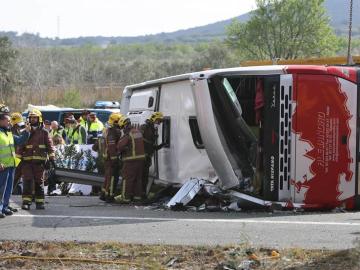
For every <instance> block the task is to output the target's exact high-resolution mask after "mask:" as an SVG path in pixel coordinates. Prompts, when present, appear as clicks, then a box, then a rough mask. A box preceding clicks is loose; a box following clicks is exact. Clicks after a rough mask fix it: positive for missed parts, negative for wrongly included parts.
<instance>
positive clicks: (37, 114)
mask: <svg viewBox="0 0 360 270" xmlns="http://www.w3.org/2000/svg"><path fill="white" fill-rule="evenodd" d="M28 117H39V123H42V121H43V120H42V114H41V112H40V111H39V110H38V109H32V110H31V111H29V116H28Z"/></svg>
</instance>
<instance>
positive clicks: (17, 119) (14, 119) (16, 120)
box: [10, 112, 24, 126]
mask: <svg viewBox="0 0 360 270" xmlns="http://www.w3.org/2000/svg"><path fill="white" fill-rule="evenodd" d="M10 123H11V125H13V126H14V125H16V124H18V125H19V126H22V125H24V121H23V118H22V115H21V113H19V112H14V113H12V114H11V116H10Z"/></svg>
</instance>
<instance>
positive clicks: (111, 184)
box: [100, 113, 123, 202]
mask: <svg viewBox="0 0 360 270" xmlns="http://www.w3.org/2000/svg"><path fill="white" fill-rule="evenodd" d="M122 118H123V116H122V115H121V114H120V113H112V114H111V115H110V116H109V120H108V123H107V124H108V127H107V128H106V130H105V131H104V136H103V137H104V142H105V149H104V151H103V158H104V169H105V181H104V185H103V187H102V191H101V195H100V200H105V201H106V202H112V201H114V194H115V190H116V187H117V185H118V182H119V172H120V160H119V155H118V152H117V150H116V145H117V143H118V141H119V139H120V137H121V130H120V126H119V121H120V120H121V119H122Z"/></svg>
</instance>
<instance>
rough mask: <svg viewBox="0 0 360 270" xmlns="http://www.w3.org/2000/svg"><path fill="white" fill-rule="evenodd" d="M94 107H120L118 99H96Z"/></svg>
mask: <svg viewBox="0 0 360 270" xmlns="http://www.w3.org/2000/svg"><path fill="white" fill-rule="evenodd" d="M94 108H95V109H120V103H119V102H118V101H103V100H98V101H96V102H95V105H94Z"/></svg>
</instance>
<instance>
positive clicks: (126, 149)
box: [117, 129, 145, 161]
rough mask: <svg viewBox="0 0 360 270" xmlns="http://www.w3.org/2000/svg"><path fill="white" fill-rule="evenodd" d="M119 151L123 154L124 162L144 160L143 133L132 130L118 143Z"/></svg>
mask: <svg viewBox="0 0 360 270" xmlns="http://www.w3.org/2000/svg"><path fill="white" fill-rule="evenodd" d="M117 146H118V151H119V152H120V153H122V160H123V161H129V160H137V159H144V158H145V152H144V140H143V136H142V133H141V132H140V131H139V130H137V129H131V130H130V132H129V133H128V134H125V135H124V136H123V137H122V138H121V139H120V140H119V142H118V145H117Z"/></svg>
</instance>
